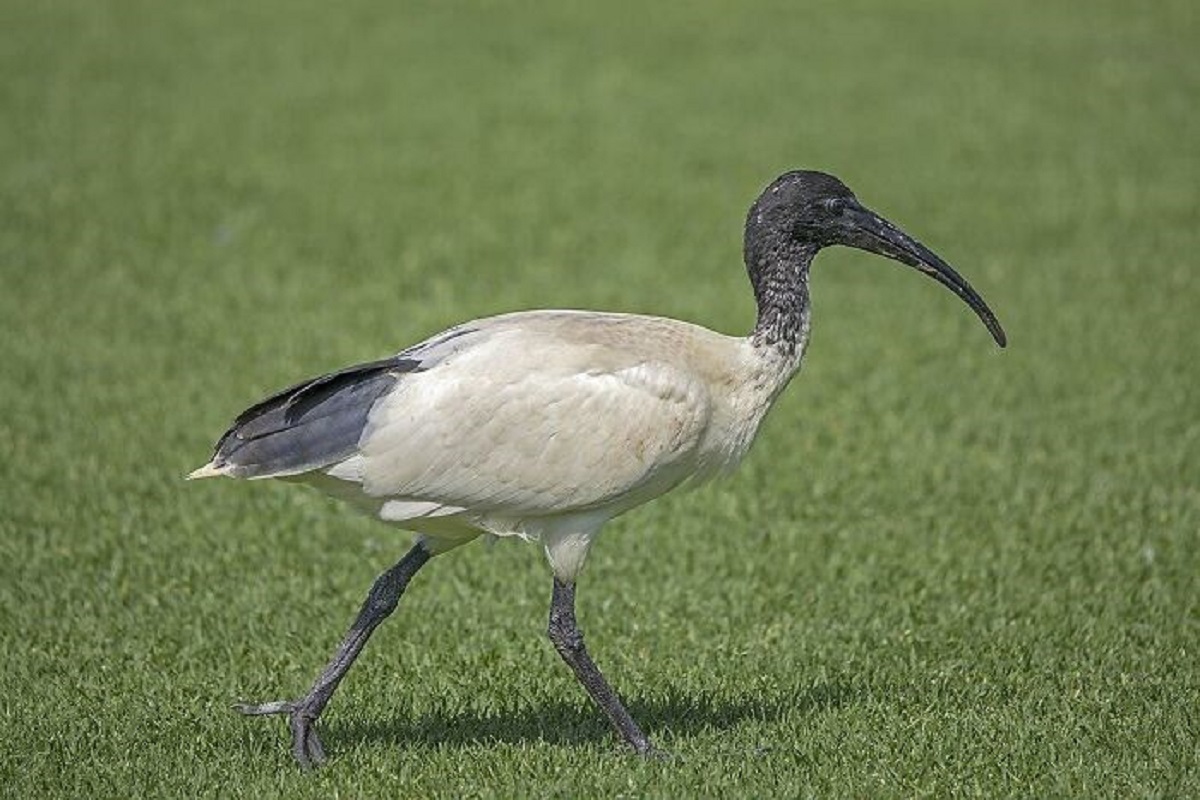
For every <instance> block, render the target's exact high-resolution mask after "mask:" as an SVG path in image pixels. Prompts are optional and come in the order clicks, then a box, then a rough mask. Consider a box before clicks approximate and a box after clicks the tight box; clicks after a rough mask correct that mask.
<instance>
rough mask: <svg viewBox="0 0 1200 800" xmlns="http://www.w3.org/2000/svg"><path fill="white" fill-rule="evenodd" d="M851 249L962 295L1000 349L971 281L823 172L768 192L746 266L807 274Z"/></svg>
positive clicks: (756, 215)
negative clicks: (784, 265) (832, 251)
mask: <svg viewBox="0 0 1200 800" xmlns="http://www.w3.org/2000/svg"><path fill="white" fill-rule="evenodd" d="M835 244H840V245H846V246H848V247H856V248H858V249H860V250H866V251H868V252H871V253H877V254H878V255H881V256H886V257H887V258H890V259H893V260H895V261H899V262H900V263H902V264H907V265H908V266H910V267H913V268H914V269H918V270H920V271H921V272H923V273H925V274H926V275H928V276H929V277H931V278H933V279H934V280H936V281H937V282H938V283H940V284H942V285H943V286H945V287H946V288H947V289H949V290H950V291H952V292H954V293H955V294H956V295H958V296H959V297H960V298H962V300H963V301H964V302H966V303H967V305H969V306H970V307H971V309H972V310H973V311H974V312H975V313H976V314H977V315H978V316H979V318H980V319H981V320H982V321H983V324H984V325H985V326H987V329H988V331H989V332H991V334H992V338H994V339H995V340H996V343H997V344H998V345H1000V346H1001V347H1004V345H1005V343H1006V341H1007V340H1006V337H1005V335H1004V329H1003V328H1001V327H1000V323H999V322H998V321H997V320H996V317H995V315H994V314H992V311H991V309H989V308H988V307H987V304H986V303H984V302H983V298H981V297H980V296H979V295H978V294H976V292H975V290H974V289H972V288H971V285H970V284H969V283H967V281H966V279H965V278H963V277H962V276H961V275H959V274H958V273H957V272H955V271H954V270H953V269H952V268H951V267H950V265H949V264H947V263H946V262H945V261H943V260H942V259H941V258H939V257H938V256H937V254H935V253H934V252H933V251H931V250H930V249H929V248H927V247H925V245H923V244H921V243H920V242H918V241H917V240H916V239H913V238H912V237H911V236H909V235H908V234H906V233H904V231H902V230H900V229H899V228H897V227H896V226H895V225H893V224H892V223H890V222H888V221H887V220H886V219H884V218H883V217H881V216H879V215H878V214H876V213H875V212H873V211H871V210H870V209H868V208H866V207H865V206H863V205H862V204H861V203H859V201H858V198H856V197H855V196H854V193H853V192H851V191H850V189H849V188H848V187H847V186H846V184H844V183H842V182H841V181H840V180H838V179H837V178H835V177H833V176H832V175H827V174H825V173H824V172H812V171H807V170H796V171H794V172H787V173H784V174H783V175H780V176H779V177H778V178H776V179H775V180H774V181H772V182H771V185H770V186H768V187H767V188H766V189H764V190H763V193H762V194H761V195H759V198H758V199H757V200H755V201H754V205H753V206H751V207H750V213H749V215H748V216H747V217H746V238H745V255H746V266H747V268H748V269H749V270H750V273H751V280H752V281H754V282H755V284H756V286H757V285H758V281H759V280H760V279H761V276H759V275H758V274H757V273H758V272H759V271H761V270H763V269H770V268H771V266H770V265H772V264H777V265H781V264H780V262H781V261H784V260H788V261H796V262H797V263H798V265H799V266H800V267H801V268H802V269H807V266H808V264H809V263H810V262H811V260H812V257H813V256H814V255H815V254H816V252H817V251H818V250H820V249H821V248H822V247H828V246H830V245H835Z"/></svg>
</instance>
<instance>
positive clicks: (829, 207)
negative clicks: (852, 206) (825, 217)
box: [824, 197, 846, 217]
mask: <svg viewBox="0 0 1200 800" xmlns="http://www.w3.org/2000/svg"><path fill="white" fill-rule="evenodd" d="M824 205H825V210H826V211H828V212H829V213H830V214H832V215H833V216H835V217H840V216H841V215H842V212H844V211H845V210H846V201H845V200H843V199H842V198H840V197H830V198H827V199H826V200H825V201H824Z"/></svg>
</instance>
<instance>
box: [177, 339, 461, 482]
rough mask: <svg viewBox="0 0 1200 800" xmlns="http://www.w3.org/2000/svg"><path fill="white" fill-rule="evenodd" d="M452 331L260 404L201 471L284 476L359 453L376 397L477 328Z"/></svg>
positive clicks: (235, 425) (298, 386)
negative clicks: (396, 353) (360, 442)
mask: <svg viewBox="0 0 1200 800" xmlns="http://www.w3.org/2000/svg"><path fill="white" fill-rule="evenodd" d="M471 332H472V331H471V330H470V329H467V328H465V327H459V328H453V329H451V330H449V331H446V332H445V333H443V334H441V335H439V336H437V337H434V338H432V339H429V340H427V341H425V342H422V343H420V344H418V345H415V346H414V347H411V348H409V349H408V350H405V351H404V352H402V353H400V354H399V355H396V356H393V357H391V358H384V359H380V360H378V361H369V362H366V363H363V364H356V365H354V366H351V367H346V368H345V369H340V370H337V371H336V372H330V373H328V374H325V375H321V376H319V377H316V378H311V379H309V380H306V381H301V382H300V383H297V384H295V385H294V386H289V387H288V388H286V389H283V390H282V391H279V392H276V393H275V394H273V395H271V396H270V397H267V398H266V399H265V400H261V401H259V402H258V403H255V404H254V405H253V406H251V407H250V408H248V409H246V410H245V411H243V412H242V413H241V414H239V415H238V417H237V419H235V420H234V422H233V424H232V425H231V426H230V427H229V430H227V431H226V432H225V434H224V435H223V436H222V437H221V438H220V440H219V441H218V442H217V445H216V448H215V450H214V452H213V457H212V460H211V461H210V462H209V463H208V464H207V465H205V466H204V467H201V468H200V469H198V470H196V471H195V472H193V473H192V475H193V476H194V477H203V476H204V475H211V474H228V475H232V476H234V477H238V478H280V477H287V476H290V475H298V474H301V473H305V472H310V471H312V470H316V469H321V468H323V467H328V466H330V465H333V464H337V463H339V462H341V461H343V460H344V459H346V458H348V457H350V456H352V455H353V454H354V453H356V452H357V449H358V443H359V439H360V437H361V435H362V433H363V430H364V428H365V427H366V425H367V419H368V416H369V415H370V413H371V409H372V408H373V407H374V406H375V404H376V402H378V401H379V399H380V398H381V397H383V396H385V395H386V394H387V393H388V391H389V390H391V389H392V388H393V387H394V386H395V385H396V382H397V381H399V380H400V378H401V377H402V376H405V375H411V374H414V373H418V372H421V371H422V370H424V369H427V368H428V367H429V366H430V365H431V364H435V363H437V362H438V361H440V360H441V359H443V358H446V357H448V356H449V355H450V354H452V353H453V352H454V350H455V349H456V348H457V346H458V345H457V340H459V339H460V338H461V337H463V336H465V335H467V334H469V333H471Z"/></svg>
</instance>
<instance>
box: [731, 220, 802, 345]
mask: <svg viewBox="0 0 1200 800" xmlns="http://www.w3.org/2000/svg"><path fill="white" fill-rule="evenodd" d="M771 245H772V246H769V247H763V248H755V249H753V250H751V249H750V248H747V251H746V270H747V272H749V274H750V283H751V285H752V286H753V287H754V299H755V300H756V301H757V303H758V320H757V322H756V323H755V325H754V332H753V333H752V334H751V337H750V338H751V341H752V342H753V343H754V346H755V347H772V348H775V349H778V350H780V351H782V352H783V354H784V355H786V356H789V357H794V358H796V359H797V361H798V360H799V356H800V355H801V354H802V352H803V350H804V345H805V342H806V341H807V339H808V324H809V300H808V268H809V265H810V264H812V260H813V258H814V257H815V256H816V254H817V250H818V249H819V248H818V247H817V246H816V245H814V244H809V243H805V242H797V241H795V240H791V239H786V240H785V239H778V240H776V241H774V242H772V243H771Z"/></svg>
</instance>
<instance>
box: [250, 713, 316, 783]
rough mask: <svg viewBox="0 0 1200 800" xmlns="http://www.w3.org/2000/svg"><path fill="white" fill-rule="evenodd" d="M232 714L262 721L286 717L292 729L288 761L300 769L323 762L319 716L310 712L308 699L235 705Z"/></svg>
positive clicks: (310, 767)
mask: <svg viewBox="0 0 1200 800" xmlns="http://www.w3.org/2000/svg"><path fill="white" fill-rule="evenodd" d="M234 709H235V710H236V711H240V712H241V713H243V714H245V715H247V716H250V717H265V716H271V715H274V714H287V716H288V725H289V727H290V728H291V729H292V757H293V758H295V759H296V762H297V763H298V764H299V765H300V766H301V768H303V769H312V768H313V767H316V766H319V765H320V764H321V762H323V761H324V760H325V748H324V747H322V746H321V737H319V736H318V735H317V730H316V723H317V717H318V716H319V714H315V713H313V712H312V711H311V710H310V706H309V704H308V698H304V699H302V700H274V701H272V702H270V703H258V704H250V703H238V704H237V705H235V706H234Z"/></svg>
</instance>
